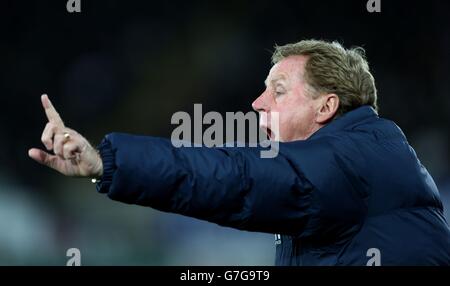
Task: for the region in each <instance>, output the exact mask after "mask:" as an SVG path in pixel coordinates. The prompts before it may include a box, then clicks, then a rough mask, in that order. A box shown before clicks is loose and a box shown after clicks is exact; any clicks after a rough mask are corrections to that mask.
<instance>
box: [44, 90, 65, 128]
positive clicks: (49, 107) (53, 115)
mask: <svg viewBox="0 0 450 286" xmlns="http://www.w3.org/2000/svg"><path fill="white" fill-rule="evenodd" d="M41 101H42V106H43V107H44V110H45V114H46V115H47V118H48V121H49V122H52V123H54V124H56V125H57V126H59V127H64V122H63V121H62V119H61V117H60V116H59V114H58V112H57V111H56V109H55V108H54V107H53V104H52V102H51V101H50V99H49V98H48V96H47V94H43V95H42V96H41Z"/></svg>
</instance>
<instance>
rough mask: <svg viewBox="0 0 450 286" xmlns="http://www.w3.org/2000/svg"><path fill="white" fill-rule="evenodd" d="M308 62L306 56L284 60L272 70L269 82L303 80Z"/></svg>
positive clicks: (268, 78) (290, 57)
mask: <svg viewBox="0 0 450 286" xmlns="http://www.w3.org/2000/svg"><path fill="white" fill-rule="evenodd" d="M306 61H307V57H306V56H289V57H287V58H284V59H282V60H281V61H279V62H278V63H276V64H275V65H274V66H273V67H272V68H271V69H270V72H269V75H268V77H267V80H269V81H272V80H278V79H294V78H301V76H302V75H303V71H304V67H305V63H306Z"/></svg>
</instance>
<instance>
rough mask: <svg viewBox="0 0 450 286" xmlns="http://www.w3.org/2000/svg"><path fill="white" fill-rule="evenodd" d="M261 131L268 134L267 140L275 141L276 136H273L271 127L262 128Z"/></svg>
mask: <svg viewBox="0 0 450 286" xmlns="http://www.w3.org/2000/svg"><path fill="white" fill-rule="evenodd" d="M261 129H262V131H263V132H264V133H266V136H267V140H273V136H274V134H273V131H272V130H271V129H270V128H269V127H266V126H261Z"/></svg>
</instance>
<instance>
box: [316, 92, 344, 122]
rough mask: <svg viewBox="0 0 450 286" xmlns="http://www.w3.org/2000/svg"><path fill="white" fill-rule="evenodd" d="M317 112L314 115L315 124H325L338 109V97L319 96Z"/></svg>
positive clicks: (331, 95) (333, 95)
mask: <svg viewBox="0 0 450 286" xmlns="http://www.w3.org/2000/svg"><path fill="white" fill-rule="evenodd" d="M319 104H320V106H319V110H318V111H317V114H316V122H317V123H319V124H325V123H327V122H329V121H331V120H332V119H333V117H334V116H335V115H336V112H337V110H338V108H339V97H338V96H337V95H336V94H334V93H330V94H324V95H322V96H321V100H320V103H319Z"/></svg>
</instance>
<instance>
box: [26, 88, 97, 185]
mask: <svg viewBox="0 0 450 286" xmlns="http://www.w3.org/2000/svg"><path fill="white" fill-rule="evenodd" d="M41 101H42V106H43V107H44V110H45V114H46V115H47V118H48V123H47V125H46V126H45V128H44V131H43V132H42V137H41V140H42V143H44V145H45V147H46V148H47V150H48V151H53V153H54V154H50V153H47V152H45V151H44V150H40V149H37V148H32V149H30V150H28V155H29V156H30V157H31V158H33V159H34V160H36V161H37V162H39V163H41V164H43V165H46V166H48V167H50V168H52V169H55V170H56V171H58V172H60V173H62V174H64V175H66V176H74V177H94V178H100V177H101V176H102V175H103V163H102V160H101V158H100V156H99V154H98V152H97V150H95V149H94V148H93V147H92V146H91V144H89V142H88V141H87V140H86V139H85V138H84V137H83V136H81V135H80V134H79V133H78V132H76V131H75V130H72V129H70V128H67V127H66V126H64V122H63V121H62V119H61V117H60V116H59V114H58V112H56V109H55V108H54V107H53V105H52V103H51V102H50V99H49V98H48V97H47V95H46V94H44V95H42V97H41Z"/></svg>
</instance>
